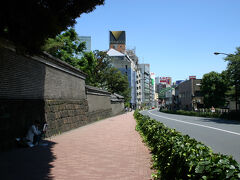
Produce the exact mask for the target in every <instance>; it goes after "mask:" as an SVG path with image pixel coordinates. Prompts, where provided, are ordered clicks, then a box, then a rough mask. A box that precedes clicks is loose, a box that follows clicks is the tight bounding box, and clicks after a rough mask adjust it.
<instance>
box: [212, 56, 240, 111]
mask: <svg viewBox="0 0 240 180" xmlns="http://www.w3.org/2000/svg"><path fill="white" fill-rule="evenodd" d="M213 54H214V55H219V54H223V55H226V56H233V54H227V53H221V52H214V53H213ZM235 101H236V111H237V110H238V108H237V105H238V95H237V85H236V83H235Z"/></svg>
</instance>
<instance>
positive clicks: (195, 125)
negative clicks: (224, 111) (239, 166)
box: [141, 109, 240, 163]
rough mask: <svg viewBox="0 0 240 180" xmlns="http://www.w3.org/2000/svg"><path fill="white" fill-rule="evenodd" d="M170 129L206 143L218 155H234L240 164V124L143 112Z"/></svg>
mask: <svg viewBox="0 0 240 180" xmlns="http://www.w3.org/2000/svg"><path fill="white" fill-rule="evenodd" d="M141 113H142V114H144V115H148V116H150V117H151V118H153V119H156V120H157V121H160V122H162V123H163V124H165V125H166V126H167V127H169V128H174V129H176V130H177V131H179V132H181V133H182V134H188V135H189V136H190V137H192V138H195V139H196V140H198V141H200V142H202V143H204V144H205V145H207V146H209V147H211V148H212V150H213V151H214V152H216V153H221V154H226V155H232V156H233V158H234V159H235V160H237V161H238V162H239V163H240V123H239V122H238V121H230V120H223V119H215V118H205V117H194V116H183V115H175V114H167V113H162V112H159V111H158V109H154V110H149V111H141Z"/></svg>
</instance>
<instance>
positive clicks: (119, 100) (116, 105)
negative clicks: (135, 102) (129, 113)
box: [111, 93, 124, 116]
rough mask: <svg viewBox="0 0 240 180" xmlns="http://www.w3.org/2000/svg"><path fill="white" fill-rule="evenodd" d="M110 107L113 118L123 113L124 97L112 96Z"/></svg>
mask: <svg viewBox="0 0 240 180" xmlns="http://www.w3.org/2000/svg"><path fill="white" fill-rule="evenodd" d="M111 107H112V115H113V116H115V115H118V114H122V113H124V97H123V96H120V95H119V94H116V93H114V94H112V95H111Z"/></svg>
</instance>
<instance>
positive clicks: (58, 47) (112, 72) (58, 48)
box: [43, 28, 130, 102]
mask: <svg viewBox="0 0 240 180" xmlns="http://www.w3.org/2000/svg"><path fill="white" fill-rule="evenodd" d="M43 49H44V50H45V51H46V52H48V53H50V54H51V55H53V56H55V57H57V58H59V59H61V60H62V61H65V62H67V63H68V64H70V65H72V66H73V67H75V68H77V69H80V70H81V71H83V72H85V73H86V74H87V78H86V84H88V85H91V86H95V87H98V88H102V89H106V90H108V91H109V92H111V93H118V94H120V95H122V96H124V98H125V102H126V101H129V100H130V89H129V83H128V80H127V76H125V75H123V74H122V73H121V72H120V71H119V70H118V69H116V68H114V67H112V66H111V63H110V57H109V56H108V55H107V53H106V52H103V51H98V50H95V51H93V52H85V51H84V50H85V43H81V42H80V40H79V38H78V35H77V33H76V31H75V30H74V29H72V28H70V29H68V30H67V31H65V32H63V33H62V34H60V35H57V36H56V38H49V39H48V40H47V41H46V44H45V46H44V47H43Z"/></svg>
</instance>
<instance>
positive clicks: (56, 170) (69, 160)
mask: <svg viewBox="0 0 240 180" xmlns="http://www.w3.org/2000/svg"><path fill="white" fill-rule="evenodd" d="M135 125H136V122H135V120H134V118H133V112H129V113H125V114H122V115H119V116H115V117H112V118H108V119H105V120H101V121H98V122H95V123H93V124H90V125H86V126H83V127H80V128H78V129H75V130H72V131H69V132H66V133H63V134H61V135H58V136H55V137H52V138H49V139H48V141H49V146H48V147H34V148H25V149H18V150H14V151H11V152H6V153H1V154H0V163H1V165H0V169H1V171H2V170H3V172H4V171H5V172H4V173H3V175H4V176H5V177H7V176H8V177H10V178H9V179H11V178H12V179H14V175H13V174H14V173H15V174H16V173H17V174H18V175H17V176H15V177H18V179H57V180H60V179H63V180H66V179H67V180H72V179H74V180H75V179H76V180H88V179H90V180H95V179H96V180H117V179H121V180H148V179H151V173H152V171H151V169H150V167H151V164H150V162H151V154H150V152H149V150H148V149H147V147H146V146H145V145H144V143H142V139H141V137H140V136H139V134H138V132H136V131H135ZM7 156H8V157H7ZM24 156H25V157H24ZM1 160H3V161H1ZM2 163H3V164H2ZM0 176H1V175H0ZM36 176H37V177H36ZM0 178H1V177H0Z"/></svg>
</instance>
